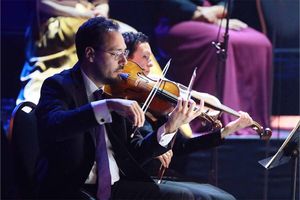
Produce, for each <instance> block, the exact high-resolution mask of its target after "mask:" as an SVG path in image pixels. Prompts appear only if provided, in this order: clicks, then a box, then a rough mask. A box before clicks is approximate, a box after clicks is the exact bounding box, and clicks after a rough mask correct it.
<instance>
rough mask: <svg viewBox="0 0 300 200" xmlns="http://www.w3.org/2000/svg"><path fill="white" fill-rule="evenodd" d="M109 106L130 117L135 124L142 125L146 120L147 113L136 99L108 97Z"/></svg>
mask: <svg viewBox="0 0 300 200" xmlns="http://www.w3.org/2000/svg"><path fill="white" fill-rule="evenodd" d="M106 104H107V107H108V109H109V110H110V111H115V112H117V113H118V114H119V115H122V116H123V117H125V118H127V119H129V120H130V121H131V122H132V123H133V125H134V126H136V127H142V126H143V125H144V122H145V114H144V112H143V111H142V109H141V107H140V106H139V104H138V103H137V102H136V101H132V100H126V99H107V100H106Z"/></svg>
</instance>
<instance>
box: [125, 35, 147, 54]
mask: <svg viewBox="0 0 300 200" xmlns="http://www.w3.org/2000/svg"><path fill="white" fill-rule="evenodd" d="M122 35H123V38H124V41H125V44H126V46H127V49H128V50H129V55H128V57H131V56H132V55H133V53H134V52H135V50H136V45H137V44H138V43H143V42H149V39H148V36H147V35H145V34H144V33H142V32H137V33H134V32H125V33H123V34H122Z"/></svg>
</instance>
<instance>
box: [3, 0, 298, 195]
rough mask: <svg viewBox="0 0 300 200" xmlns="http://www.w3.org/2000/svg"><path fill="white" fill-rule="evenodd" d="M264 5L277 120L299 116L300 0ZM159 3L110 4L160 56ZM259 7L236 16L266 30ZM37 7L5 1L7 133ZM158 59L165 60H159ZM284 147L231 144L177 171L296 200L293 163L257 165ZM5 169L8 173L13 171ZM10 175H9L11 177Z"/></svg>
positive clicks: (249, 0)
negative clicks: (157, 38)
mask: <svg viewBox="0 0 300 200" xmlns="http://www.w3.org/2000/svg"><path fill="white" fill-rule="evenodd" d="M261 1H262V4H263V10H264V13H265V14H266V15H265V19H266V23H267V31H268V32H267V35H268V37H269V39H270V40H271V41H272V43H273V52H274V62H273V64H274V70H273V71H274V72H273V106H272V114H273V115H299V113H300V112H299V104H300V103H299V0H261ZM155 2H156V0H144V1H142V0H111V1H110V15H111V18H114V19H118V20H120V21H123V22H125V23H127V24H129V25H131V26H133V27H134V28H136V29H137V30H139V31H141V32H144V33H146V34H147V35H149V36H150V41H151V46H152V47H154V53H156V51H155V47H156V45H155V37H154V34H153V30H154V27H155V14H156V8H155ZM255 2H256V0H236V1H235V4H234V10H233V14H232V16H233V17H237V18H239V19H241V20H242V21H245V22H247V23H248V25H250V26H252V27H254V28H256V29H258V30H261V25H260V23H259V19H258V15H257V14H258V13H257V8H256V4H255ZM33 3H34V1H33V0H2V1H1V123H3V124H2V125H3V126H4V129H5V130H6V129H7V125H8V124H7V122H8V119H9V117H10V114H11V111H12V109H13V108H14V106H15V99H16V97H17V95H18V92H19V89H20V82H19V75H20V73H21V70H22V67H23V63H24V45H25V40H24V34H25V30H26V26H27V25H28V24H29V22H30V17H31V15H32V14H33V5H34V4H33ZM156 56H157V57H158V60H159V55H157V54H156ZM5 130H2V131H5ZM2 141H3V140H1V142H2ZM282 142H283V140H282V139H279V140H273V141H271V142H270V143H266V142H263V141H260V140H257V139H244V140H243V139H231V140H229V141H228V142H227V143H228V145H224V146H222V147H220V148H218V149H217V150H212V151H204V152H201V153H200V152H197V153H194V154H192V155H190V156H189V158H188V160H186V159H187V158H178V159H177V162H174V164H173V167H175V168H177V170H178V171H179V172H180V173H183V174H185V175H187V176H189V177H193V178H194V179H196V180H197V181H201V182H207V181H209V182H210V183H212V184H216V185H218V186H220V187H221V188H223V189H225V190H226V191H228V192H230V193H232V194H234V195H235V196H236V197H237V199H244V200H258V199H264V200H267V199H268V200H288V199H291V186H292V185H291V180H292V179H291V177H292V173H291V170H292V162H290V163H289V164H286V165H283V166H280V167H278V168H276V169H273V170H271V171H269V172H268V171H266V170H264V169H263V168H262V167H261V166H259V164H258V163H257V161H258V160H260V159H262V158H264V157H266V156H267V155H273V154H274V153H275V152H276V150H277V149H278V148H279V147H280V145H281V144H282ZM2 147H3V148H4V145H2V146H1V149H2ZM1 155H3V154H1ZM8 159H9V158H8V157H3V156H2V164H3V163H4V164H6V163H7V160H8ZM1 166H3V165H1ZM4 166H5V167H7V166H6V165H4ZM5 167H4V168H3V167H2V170H4V169H7V168H5ZM200 167H201V168H200ZM199 168H200V169H199ZM2 170H1V171H2ZM2 172H3V171H2ZM4 172H5V175H7V173H6V172H7V171H4ZM2 175H3V173H2ZM4 177H6V178H7V179H6V182H5V181H4V180H3V179H2V178H1V182H2V181H4V182H2V183H4V184H2V186H3V185H4V186H5V185H7V184H9V183H10V181H9V180H10V177H8V176H4ZM7 180H8V181H7ZM3 192H7V190H6V191H2V193H3ZM298 199H299V198H298Z"/></svg>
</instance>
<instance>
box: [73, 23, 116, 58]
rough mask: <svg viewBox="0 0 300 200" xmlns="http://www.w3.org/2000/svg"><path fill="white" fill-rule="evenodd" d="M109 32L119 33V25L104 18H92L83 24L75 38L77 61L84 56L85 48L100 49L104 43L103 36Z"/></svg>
mask: <svg viewBox="0 0 300 200" xmlns="http://www.w3.org/2000/svg"><path fill="white" fill-rule="evenodd" d="M110 31H119V25H118V24H117V23H115V22H113V21H112V20H109V19H106V18H104V17H94V18H91V19H89V20H87V21H86V22H85V23H83V24H82V25H81V26H80V27H79V29H78V31H77V33H76V37H75V44H76V52H77V57H78V59H79V60H81V58H82V57H83V56H84V52H85V48H86V47H89V46H90V47H93V48H99V47H101V46H102V45H103V44H104V42H105V41H104V35H105V34H106V33H107V32H110Z"/></svg>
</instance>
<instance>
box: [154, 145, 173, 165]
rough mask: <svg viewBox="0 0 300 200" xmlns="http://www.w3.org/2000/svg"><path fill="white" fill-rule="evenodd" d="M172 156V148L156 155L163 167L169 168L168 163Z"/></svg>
mask: <svg viewBox="0 0 300 200" xmlns="http://www.w3.org/2000/svg"><path fill="white" fill-rule="evenodd" d="M172 157H173V151H172V149H170V150H169V151H167V152H166V153H164V154H162V155H160V156H157V157H156V158H157V159H159V160H160V162H161V164H162V165H163V166H164V167H165V168H169V165H170V163H171V160H172Z"/></svg>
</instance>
